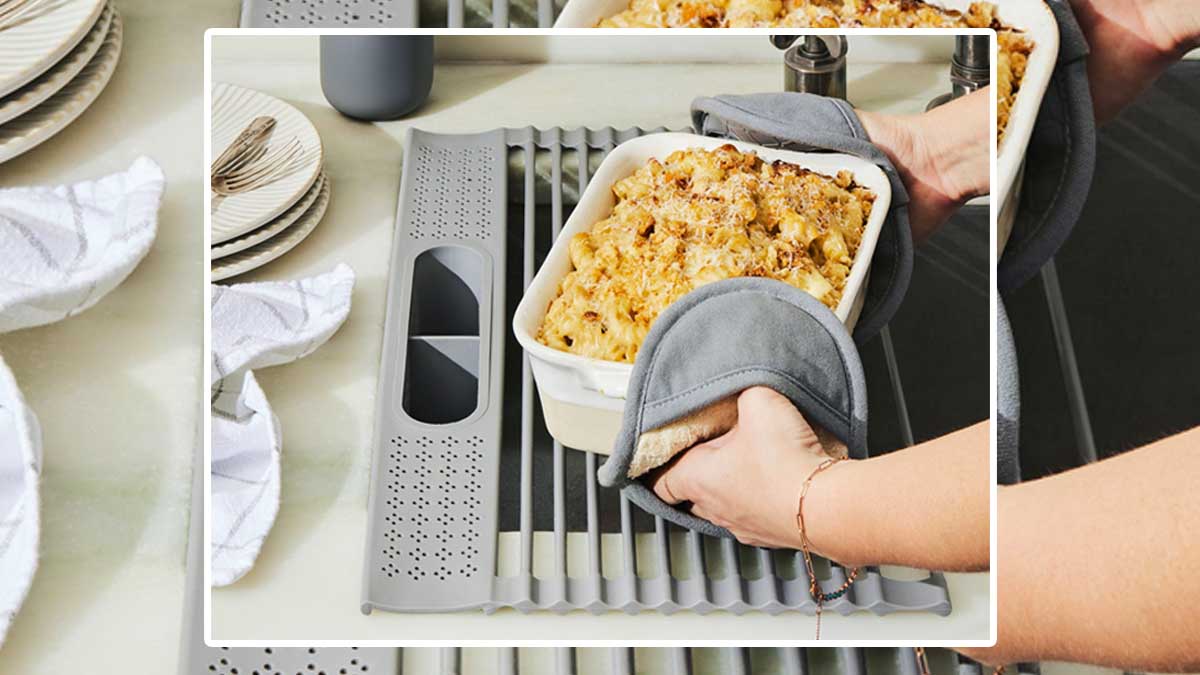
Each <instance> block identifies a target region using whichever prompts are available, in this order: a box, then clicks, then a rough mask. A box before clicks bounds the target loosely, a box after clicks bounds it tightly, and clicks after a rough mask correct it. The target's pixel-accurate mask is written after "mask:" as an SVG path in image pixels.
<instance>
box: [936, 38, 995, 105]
mask: <svg viewBox="0 0 1200 675" xmlns="http://www.w3.org/2000/svg"><path fill="white" fill-rule="evenodd" d="M991 57H992V55H991V40H990V39H988V36H986V35H959V36H957V37H955V38H954V56H953V57H952V58H951V59H950V87H951V88H950V92H949V93H946V94H942V95H941V96H938V97H937V98H935V99H933V100H932V101H930V102H929V105H928V106H927V107H926V108H925V109H926V110H931V109H933V108H936V107H938V106H939V105H941V104H943V103H948V102H950V101H953V100H954V99H956V98H958V97H960V96H966V95H967V94H970V93H971V92H973V91H976V90H977V89H982V88H983V87H986V86H987V85H988V82H989V80H990V79H991Z"/></svg>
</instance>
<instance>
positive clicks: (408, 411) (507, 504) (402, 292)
mask: <svg viewBox="0 0 1200 675" xmlns="http://www.w3.org/2000/svg"><path fill="white" fill-rule="evenodd" d="M663 130H665V129H657V130H656V131H663ZM643 133H646V132H645V131H643V130H641V129H627V130H622V131H618V130H614V129H611V128H609V129H597V130H589V129H570V130H564V129H558V128H553V129H545V130H538V129H533V128H525V129H507V130H495V131H490V132H486V133H481V134H472V135H439V134H431V133H427V132H423V131H419V130H410V132H409V134H408V136H407V138H406V140H405V147H404V171H403V176H402V179H401V186H400V200H399V206H398V216H397V227H396V232H395V238H394V242H393V249H392V261H393V264H392V269H391V272H390V275H391V278H390V281H389V292H388V316H387V319H386V322H385V329H384V347H383V357H382V364H381V368H380V380H379V396H378V397H377V410H376V415H377V417H376V429H375V433H374V441H373V442H374V449H373V463H372V476H371V485H370V500H369V506H368V527H367V537H366V542H365V544H366V550H365V555H364V568H363V595H362V602H361V608H362V610H363V611H364V612H367V613H369V612H371V611H372V610H373V609H375V608H380V609H385V610H389V611H398V612H445V611H456V610H467V609H482V610H484V611H489V612H490V611H494V610H496V609H499V608H501V607H512V608H516V609H518V610H520V611H524V612H528V611H534V610H545V609H549V610H553V611H558V612H566V611H570V610H574V609H585V610H588V611H590V612H594V613H600V612H606V611H613V610H619V611H624V612H629V613H634V612H639V611H659V612H664V613H671V612H675V611H680V610H690V611H695V612H699V613H704V612H709V611H714V610H718V609H721V610H726V611H730V612H733V613H738V614H740V613H744V612H747V611H751V610H759V611H764V612H768V613H772V614H775V613H780V612H785V611H801V612H806V613H812V612H813V611H815V603H814V602H813V599H812V597H811V595H810V594H809V583H808V578H807V576H806V575H805V574H804V572H803V565H802V564H801V563H800V561H799V553H798V552H793V551H770V550H766V549H754V548H750V547H746V546H742V545H739V544H737V543H736V542H733V541H731V540H716V539H709V538H707V537H703V536H701V535H699V534H697V533H695V532H689V531H684V530H682V529H680V528H677V527H675V526H673V525H670V524H668V523H666V522H664V521H663V520H662V519H660V518H653V517H651V516H649V515H648V514H646V513H644V512H643V511H641V510H640V509H638V508H636V507H633V506H632V505H631V503H630V502H629V501H628V500H627V499H626V498H625V497H624V496H623V495H621V494H620V493H619V492H618V491H615V490H608V489H604V488H601V487H600V486H599V485H598V484H597V483H596V480H595V476H596V467H597V466H598V462H599V461H600V460H598V458H597V456H596V455H594V454H592V453H584V452H577V451H573V450H568V449H566V448H563V447H562V446H561V445H560V444H558V443H555V442H554V441H553V440H552V439H551V438H550V437H549V434H548V433H547V432H546V430H545V428H544V424H543V422H542V417H541V412H540V410H539V409H538V403H537V402H536V398H537V397H536V396H534V384H533V379H532V374H531V371H530V369H529V364H528V360H527V359H525V358H524V355H523V353H522V352H521V350H520V348H519V347H518V346H517V345H516V342H515V339H514V338H513V337H512V335H511V330H510V329H509V326H510V325H511V320H512V312H513V310H514V309H515V306H516V302H517V301H518V300H519V299H520V296H521V295H522V293H523V291H524V288H525V287H526V286H527V285H528V284H529V282H530V280H531V279H532V277H533V273H534V271H535V270H536V269H537V266H538V264H540V261H541V259H542V258H543V257H544V256H545V254H546V252H547V251H548V250H549V247H550V244H551V242H552V241H553V239H554V237H557V236H558V232H559V230H560V228H561V227H562V224H563V223H564V222H565V218H566V215H567V212H568V211H567V209H566V208H565V207H566V206H568V205H569V204H568V202H569V201H570V199H571V198H572V197H573V196H577V195H578V194H580V193H582V191H583V189H584V188H585V187H586V184H587V181H588V178H589V176H590V174H591V172H592V170H593V169H594V167H595V165H596V162H598V161H599V159H600V158H602V157H603V156H604V155H605V154H607V152H608V151H610V150H612V148H613V147H615V146H616V145H617V144H618V143H620V142H623V141H625V140H629V139H631V138H634V137H636V136H639V135H641V134H643ZM540 183H548V185H540ZM476 318H478V326H477V327H476V325H475V319H476ZM474 340H478V344H477V345H476V344H475V343H474V342H473V341H474ZM476 347H477V349H476ZM476 356H477V357H478V361H476V360H475V358H476ZM434 401H445V402H447V403H446V405H447V406H448V407H447V408H446V409H445V410H438V409H435V408H436V406H435V405H434V404H433V402H434ZM450 420H456V421H450ZM535 484H536V485H535ZM535 487H536V489H535ZM535 533H538V536H536V537H535ZM502 540H503V541H504V542H508V543H507V544H504V545H502ZM535 540H536V541H535ZM538 542H540V543H538ZM514 549H515V550H514ZM535 549H538V552H540V553H541V554H542V555H538V552H535ZM502 553H505V554H511V556H509V555H504V556H503V557H502V556H501V554H502ZM535 560H549V561H551V562H550V567H551V569H549V570H544V569H539V570H538V571H537V572H536V573H535V570H534V567H535ZM827 570H828V571H827V572H823V573H822V575H823V576H822V579H821V581H820V583H821V585H822V587H823V588H825V589H827V590H829V591H832V590H834V589H835V588H836V587H837V586H839V585H840V584H841V583H842V582H843V581H844V580H845V575H846V571H845V570H844V569H843V568H841V567H840V566H837V565H830V566H828V567H827ZM950 607H951V605H950V598H949V594H948V590H947V587H946V582H945V579H944V577H943V576H942V575H941V574H939V573H936V572H935V573H930V574H929V576H928V577H926V578H923V579H920V580H901V579H893V578H889V577H885V576H884V575H883V574H882V573H881V572H880V570H879V569H877V568H868V569H867V570H865V571H864V573H863V574H862V576H861V577H860V580H859V581H858V582H857V583H855V584H854V585H853V586H852V587H851V589H850V591H849V592H848V593H847V594H846V595H845V596H843V597H842V598H839V599H838V600H836V601H834V602H832V603H830V604H829V605H827V608H828V609H830V610H831V611H836V612H839V613H842V614H849V613H851V612H856V611H863V610H866V611H871V612H873V613H876V614H881V615H882V614H887V613H890V612H895V611H922V612H932V613H936V614H941V615H945V614H948V613H949V612H950Z"/></svg>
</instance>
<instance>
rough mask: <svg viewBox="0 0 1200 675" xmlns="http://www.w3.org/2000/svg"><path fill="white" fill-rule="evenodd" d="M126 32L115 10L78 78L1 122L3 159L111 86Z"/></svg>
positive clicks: (56, 128)
mask: <svg viewBox="0 0 1200 675" xmlns="http://www.w3.org/2000/svg"><path fill="white" fill-rule="evenodd" d="M123 35H124V34H123V31H122V27H121V15H120V14H119V13H117V12H113V18H112V25H111V26H110V27H109V29H108V37H107V38H105V40H104V44H103V45H101V46H100V51H99V52H97V53H96V55H95V56H94V57H92V60H91V61H89V62H88V64H87V65H86V66H84V67H83V70H81V71H80V72H79V74H78V75H76V76H75V79H73V80H71V81H70V82H69V83H67V85H66V86H64V87H63V88H62V89H59V90H58V91H57V92H55V93H54V94H53V95H52V96H51V97H50V98H48V99H46V100H45V101H44V102H43V103H42V104H41V105H39V106H37V107H35V108H34V109H33V110H30V111H29V112H27V113H25V114H24V115H21V116H20V117H18V118H16V119H14V120H11V121H9V122H6V123H5V124H2V125H0V162H7V161H8V160H10V159H12V158H13V157H16V156H17V155H20V154H22V153H25V152H28V151H29V150H31V149H33V148H34V147H37V145H38V144H40V143H42V142H44V141H46V140H47V139H49V138H50V137H52V136H54V135H55V134H57V133H58V132H60V131H62V130H63V129H65V128H66V127H67V125H69V124H70V123H71V122H74V121H75V119H76V118H77V117H79V116H80V115H81V114H82V113H83V111H84V110H87V108H88V106H90V105H91V104H92V103H93V102H94V101H95V100H96V99H97V98H98V97H99V96H100V92H102V91H104V88H105V87H106V86H108V81H109V80H111V79H112V74H113V71H115V70H116V69H117V62H118V61H119V60H120V58H121V42H122V38H123Z"/></svg>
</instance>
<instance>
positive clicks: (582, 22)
mask: <svg viewBox="0 0 1200 675" xmlns="http://www.w3.org/2000/svg"><path fill="white" fill-rule="evenodd" d="M971 2H972V0H939V1H938V2H931V3H930V4H934V5H938V6H940V7H944V8H946V9H956V10H959V11H965V10H966V9H967V8H968V7H969V6H970V4H971ZM993 2H994V4H996V6H997V16H998V17H999V19H1000V21H1001V22H1002V23H1004V24H1005V25H1008V26H1013V27H1014V28H1019V29H1021V30H1023V31H1025V33H1026V34H1027V36H1028V37H1029V39H1030V40H1032V41H1033V43H1034V49H1033V53H1032V54H1030V57H1029V66H1028V68H1027V69H1026V72H1025V79H1024V80H1023V81H1022V83H1021V91H1020V93H1019V94H1018V95H1017V100H1016V102H1015V103H1014V105H1013V110H1012V113H1011V115H1010V117H1009V123H1008V133H1007V134H1006V135H1005V137H1004V142H1003V143H1001V145H1000V153H999V156H998V157H997V167H996V173H997V175H996V176H994V177H993V181H992V196H993V198H995V199H996V200H997V201H996V203H997V204H1000V205H1001V206H1000V216H999V222H998V223H997V231H996V236H997V246H998V249H999V250H1003V248H1004V244H1005V243H1007V241H1008V235H1009V233H1010V232H1011V230H1012V223H1013V217H1014V216H1015V213H1016V208H1015V205H1016V201H1017V199H1018V198H1019V197H1020V194H1019V193H1020V185H1019V183H1018V182H1017V177H1018V175H1019V173H1020V172H1021V169H1022V166H1023V164H1024V160H1025V147H1026V146H1027V145H1028V144H1029V137H1030V134H1032V133H1033V123H1034V121H1035V120H1036V119H1037V112H1038V108H1040V107H1041V104H1042V96H1043V95H1045V93H1046V86H1047V85H1048V84H1049V83H1050V76H1051V74H1053V72H1054V64H1055V62H1056V61H1057V58H1058V24H1057V23H1056V22H1055V20H1054V15H1053V14H1052V13H1051V12H1050V10H1049V9H1048V8H1047V7H1046V4H1045V2H1044V1H1043V0H993ZM628 6H629V2H628V0H568V2H567V4H566V7H564V8H563V11H562V14H560V15H559V17H558V21H556V22H555V24H554V27H555V28H593V27H595V25H596V23H597V22H599V21H600V20H601V19H603V18H606V17H609V16H612V15H614V14H616V13H618V12H621V11H622V10H624V9H626V8H627V7H628ZM851 30H852V29H851ZM850 94H851V96H852V97H853V96H854V90H853V85H851V91H850ZM1014 186H1015V189H1014Z"/></svg>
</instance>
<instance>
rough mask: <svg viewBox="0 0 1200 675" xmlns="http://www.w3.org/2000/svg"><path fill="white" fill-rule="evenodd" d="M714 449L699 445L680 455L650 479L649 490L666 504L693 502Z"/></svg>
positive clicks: (697, 494) (702, 444)
mask: <svg viewBox="0 0 1200 675" xmlns="http://www.w3.org/2000/svg"><path fill="white" fill-rule="evenodd" d="M714 451H715V448H713V447H711V446H708V445H707V444H704V443H701V444H700V445H697V446H695V447H694V448H692V449H691V450H688V451H687V452H683V453H680V454H679V455H676V456H675V459H674V460H672V461H671V462H670V463H669V464H667V465H666V466H665V467H663V468H662V469H659V470H658V471H657V472H656V473H655V474H654V475H653V476H651V478H650V489H652V490H654V494H656V495H658V498H659V499H661V500H663V501H664V502H666V503H668V504H679V503H681V502H690V501H695V499H696V497H698V496H699V491H698V489H697V487H698V486H699V485H700V484H701V483H700V478H701V476H702V474H703V473H704V472H705V471H706V470H707V466H708V464H709V463H710V462H709V458H710V457H711V456H712V453H713V452H714Z"/></svg>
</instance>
